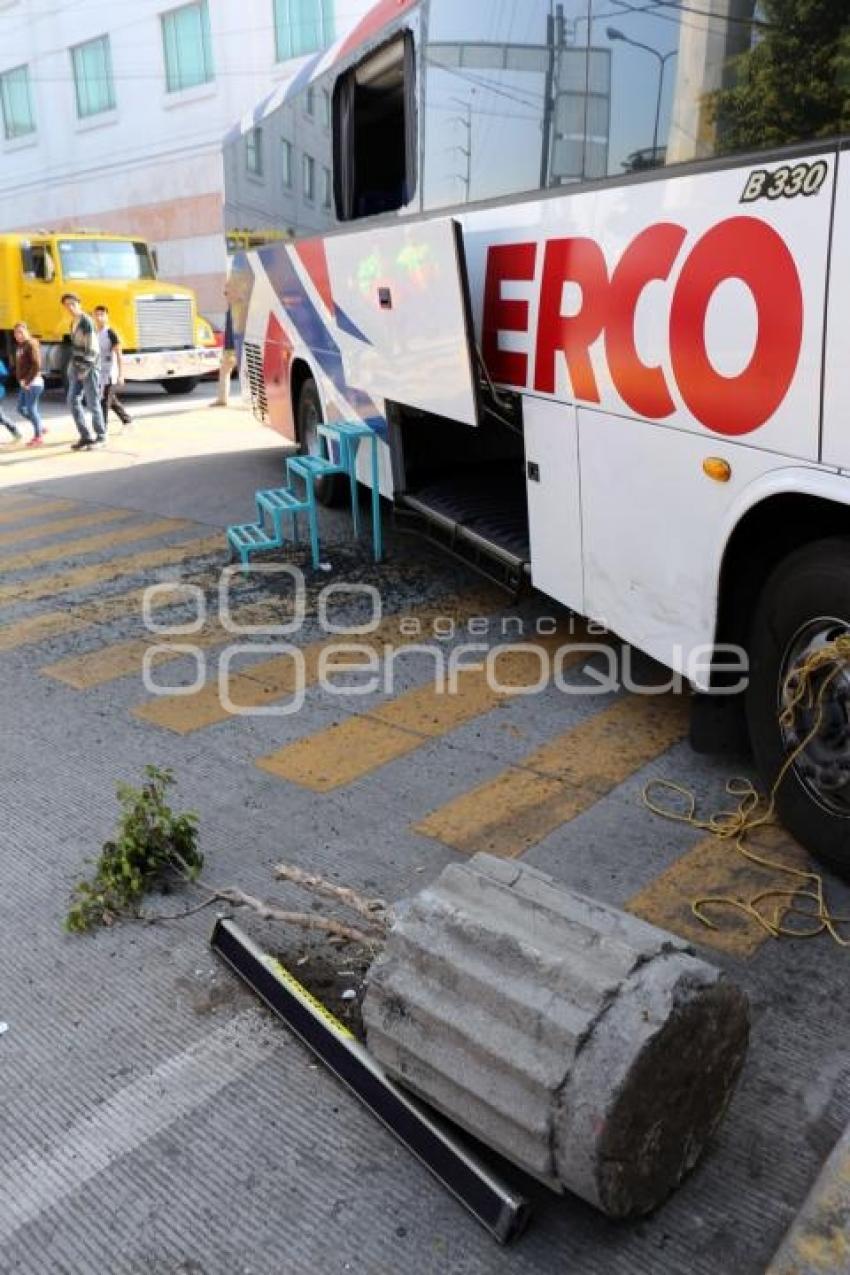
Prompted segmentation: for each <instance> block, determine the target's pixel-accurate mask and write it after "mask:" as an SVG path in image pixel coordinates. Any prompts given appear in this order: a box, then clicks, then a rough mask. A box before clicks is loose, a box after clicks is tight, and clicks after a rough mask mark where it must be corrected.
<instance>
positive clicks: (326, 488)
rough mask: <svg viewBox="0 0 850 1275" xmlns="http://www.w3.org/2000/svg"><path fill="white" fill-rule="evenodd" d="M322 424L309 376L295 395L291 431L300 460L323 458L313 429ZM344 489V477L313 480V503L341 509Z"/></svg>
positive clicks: (318, 399)
mask: <svg viewBox="0 0 850 1275" xmlns="http://www.w3.org/2000/svg"><path fill="white" fill-rule="evenodd" d="M323 420H324V415H323V413H322V400H321V397H320V395H319V387H318V385H317V384H316V382H315V381H314V380H313V378H312V376H308V377H307V379H306V380H305V381H304V384H303V385H302V386H301V392H300V393H299V395H298V410H297V412H296V416H295V428H296V430H297V437H298V442H299V444H300V451H301V454H302V455H303V456H319V455H322V454H323V448H322V446H321V440H320V438H319V434H318V429H317V426H319V425H321V423H322V421H323ZM347 489H348V479H347V478H346V477H345V475H344V474H328V475H326V476H325V477H324V478H317V479H316V499H317V500H318V502H319V504H320V505H325V506H327V507H328V508H333V507H334V506H336V505H341V504H342V502H343V500H344V499H345V498H346V495H347Z"/></svg>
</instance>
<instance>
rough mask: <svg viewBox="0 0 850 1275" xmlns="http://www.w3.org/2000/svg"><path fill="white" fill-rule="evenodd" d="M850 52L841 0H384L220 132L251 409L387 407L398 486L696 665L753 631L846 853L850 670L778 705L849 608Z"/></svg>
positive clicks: (842, 625) (601, 614) (763, 700)
mask: <svg viewBox="0 0 850 1275" xmlns="http://www.w3.org/2000/svg"><path fill="white" fill-rule="evenodd" d="M789 15H790V16H789ZM848 65H850V9H848V5H847V4H846V3H842V4H837V3H833V2H827V0H822V2H821V3H819V4H817V3H815V4H812V3H808V2H807V3H805V4H804V3H800V4H799V5H797V6H795V5H794V4H793V3H789V0H782V3H779V2H778V0H762V2H757V0H687V2H686V3H685V2H683V3H674V2H672V0H665V2H663V3H662V2H661V0H654V2H653V0H650V2H645V0H629V2H628V3H626V0H563V2H562V3H552V2H551V0H463V3H458V0H420V2H416V0H381V3H379V4H377V5H376V6H375V8H374V9H373V10H372V11H371V12H370V13H369V14H368V15H367V16H366V17H365V18H364V19H363V20H362V21H361V23H360V24H359V26H358V27H357V28H356V29H355V30H354V31H353V33H352V34H351V35H350V36H348V37H346V38H345V39H343V40H341V41H339V42H338V43H337V44H336V45H335V46H334V47H333V48H331V49H329V50H328V51H327V52H325V53H323V54H319V55H315V56H314V57H312V58H308V59H304V60H303V61H301V62H300V63H298V64H296V66H295V69H294V72H293V74H292V76H291V77H290V78H289V79H287V80H286V81H284V82H282V83H281V85H280V86H279V87H278V88H277V89H276V90H275V92H274V93H273V94H272V95H271V96H270V97H269V98H268V99H266V100H265V101H264V102H262V103H261V104H260V105H259V106H258V107H257V109H256V110H255V111H254V112H253V113H252V114H251V115H250V116H249V117H247V118H246V119H244V120H243V121H242V122H241V123H240V125H239V126H238V127H237V128H235V129H234V130H233V133H232V134H231V136H230V137H229V138H228V140H227V143H226V147H225V171H226V184H227V206H226V216H227V224H228V227H229V228H231V229H235V228H238V227H242V228H244V227H246V226H250V228H251V230H252V232H254V233H256V234H262V232H263V231H264V230H265V231H266V232H268V233H269V235H270V237H272V236H274V239H275V242H270V243H269V244H268V245H267V246H265V247H260V248H258V249H256V250H252V251H250V252H247V253H243V254H240V255H239V256H237V258H236V259H235V262H234V271H233V276H232V280H231V288H232V295H233V308H234V315H235V318H236V327H237V331H238V333H239V334H240V336H241V340H242V360H243V371H244V375H245V379H246V382H247V384H248V386H249V387H250V393H251V398H252V402H253V405H254V409H255V411H256V413H257V414H258V415H259V416H260V417H261V418H262V419H264V420H266V421H267V422H268V424H269V425H270V426H271V427H272V428H273V429H275V430H277V431H279V432H280V433H281V434H282V435H283V436H284V437H285V438H287V439H289V440H292V441H294V442H297V443H299V444H300V445H301V446H302V447H303V448H307V449H311V450H314V449H315V447H316V437H315V427H316V423H317V421H319V420H320V419H321V418H323V417H324V418H328V419H335V418H336V419H339V418H344V419H351V418H357V419H360V420H363V421H367V422H368V423H369V424H370V426H371V427H372V428H373V429H374V430H375V431H376V433H377V434H378V436H379V438H380V440H381V454H382V465H381V491H382V494H383V495H385V496H386V497H387V498H388V499H391V500H393V501H394V502H395V504H396V507H397V508H398V509H400V510H406V511H407V512H408V514H409V515H410V516H411V517H413V516H415V517H416V518H418V519H420V520H421V521H422V523H423V525H425V526H428V527H430V528H432V529H433V530H434V534H438V533H441V534H443V535H444V536H445V538H446V541H447V543H449V544H450V546H451V547H452V548H453V549H454V551H456V552H464V551H466V552H468V554H469V555H470V557H473V556H474V557H475V558H476V559H477V560H478V561H479V562H480V561H481V560H482V559H483V558H486V559H487V560H488V561H490V562H491V563H492V564H493V566H494V569H495V568H496V567H498V569H499V570H500V571H502V572H503V573H505V574H506V575H507V576H508V577H509V578H512V579H515V580H516V579H520V578H522V577H523V576H528V577H530V580H531V581H532V583H533V584H534V585H535V586H536V587H537V588H538V589H540V590H542V591H543V592H544V593H545V594H548V595H550V596H551V597H552V598H555V599H557V600H558V601H559V602H561V603H563V604H565V605H566V606H568V607H570V608H572V609H573V610H574V611H576V612H578V613H580V614H582V615H585V616H587V617H590V618H592V619H594V620H597V621H600V622H602V623H604V624H606V625H608V626H609V627H610V628H611V629H613V630H614V631H616V632H617V633H618V634H619V635H620V636H622V637H623V638H624V639H626V640H627V641H629V642H631V643H633V644H634V645H635V646H637V647H639V648H641V649H642V650H644V651H646V652H648V653H649V654H650V655H651V656H654V657H655V658H656V659H658V660H660V661H662V662H663V663H665V664H666V665H668V666H669V667H671V668H673V669H675V670H677V671H679V672H682V673H684V674H685V675H686V676H687V677H688V678H689V679H690V680H691V682H692V683H693V685H694V686H695V688H696V689H697V690H698V691H700V692H703V693H711V692H715V693H716V692H718V691H720V690H722V689H724V670H723V663H724V660H723V656H722V652H723V650H724V649H725V648H727V647H728V646H730V645H732V646H736V645H737V646H743V647H744V648H745V649H746V650H747V651H748V653H749V657H750V661H751V676H750V677H749V679H748V689H747V691H746V693H745V696H744V697H743V698H744V700H745V705H744V706H745V710H746V720H747V725H748V729H749V734H750V738H751V741H752V745H753V749H754V753H755V758H756V761H757V764H758V767H759V770H760V772H761V775H762V778H763V780H764V782H765V783H766V784H767V785H770V784H771V783H772V782H773V780H774V778H775V777H776V776H777V774H778V773H779V771H780V768H781V766H782V764H783V761H784V759H785V758H787V757H788V756H789V755H790V754H791V753H793V751H794V750H795V748H797V746H798V743H799V742H800V741H802V740H805V739H806V738H807V736H810V738H809V740H808V743H807V745H806V747H805V748H804V749H803V750H802V751H801V752H800V754H799V756H798V757H797V758H796V760H795V761H794V764H793V766H792V767H791V769H790V770H789V772H788V775H787V777H786V778H785V779H784V780H783V783H782V785H781V787H780V791H779V796H778V804H779V809H780V813H781V815H782V817H783V819H784V821H785V823H786V825H787V826H788V827H789V828H790V829H791V830H792V831H793V832H794V834H795V835H796V836H797V837H798V838H799V839H800V840H801V841H802V842H803V843H804V844H805V845H806V846H808V847H809V848H810V849H811V850H812V851H814V852H815V853H816V854H817V855H819V856H820V857H821V858H822V859H823V860H824V861H825V862H826V863H828V864H829V865H831V866H832V867H833V868H835V869H837V870H838V871H843V872H844V873H845V874H847V873H850V714H848V708H849V707H850V670H848V669H846V668H845V667H844V666H843V664H841V665H839V666H838V667H836V666H832V667H829V666H827V667H826V668H825V669H824V670H823V671H822V672H821V673H820V674H819V675H818V677H819V685H820V688H821V689H823V688H824V687H825V688H826V689H825V693H824V696H823V706H822V712H821V714H820V718H819V719H818V717H817V716H816V715H815V714H813V713H812V711H811V710H807V709H805V708H803V707H800V708H798V709H796V710H795V711H794V712H793V713H792V714H791V718H792V719H793V720H788V721H786V723H785V724H784V725H783V724H781V723H780V721H779V717H780V709H781V708H782V707H783V705H784V704H785V703H786V702H787V697H788V695H789V690H788V685H787V679H788V675H789V674H790V673H791V672H793V670H794V669H795V667H796V666H798V665H800V664H801V663H802V662H803V661H804V660H806V659H807V658H808V657H809V656H810V655H811V654H812V653H814V652H816V651H817V650H819V649H820V648H821V647H823V646H825V645H826V644H827V643H829V642H830V641H831V640H832V639H833V638H834V637H836V636H838V635H840V634H844V633H845V632H846V631H847V629H848V627H850V362H848V354H847V350H848V346H850V152H848V150H847V146H848V140H850V139H843V140H842V137H841V132H842V130H843V129H844V130H847V131H848V132H850V83H848V71H847V68H848ZM365 451H366V449H361V452H364V453H365ZM363 459H364V461H365V459H366V457H365V455H364V457H363ZM363 479H364V481H368V475H367V474H366V473H365V471H364V473H363ZM336 494H337V493H336V492H335V491H334V489H333V488H332V487H330V485H327V486H326V489H325V492H324V496H325V498H326V499H327V500H333V499H334V497H335V496H336ZM706 651H708V652H714V653H715V658H714V659H713V660H712V659H702V660H701V659H700V658H699V653H700V652H706ZM726 685H728V682H727V683H726Z"/></svg>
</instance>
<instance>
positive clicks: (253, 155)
mask: <svg viewBox="0 0 850 1275" xmlns="http://www.w3.org/2000/svg"><path fill="white" fill-rule="evenodd" d="M245 167H246V168H247V170H248V172H249V173H251V175H252V176H253V177H262V175H263V130H262V129H261V128H251V129H249V130H248V132H247V133H246V134H245Z"/></svg>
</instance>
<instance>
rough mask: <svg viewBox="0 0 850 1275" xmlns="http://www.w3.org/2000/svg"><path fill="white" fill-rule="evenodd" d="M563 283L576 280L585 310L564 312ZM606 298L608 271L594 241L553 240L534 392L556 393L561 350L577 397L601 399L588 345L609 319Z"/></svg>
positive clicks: (539, 322) (543, 288)
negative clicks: (557, 357) (562, 304)
mask: <svg viewBox="0 0 850 1275" xmlns="http://www.w3.org/2000/svg"><path fill="white" fill-rule="evenodd" d="M565 283H577V284H578V286H579V287H580V288H581V309H580V310H579V311H578V313H577V314H574V315H571V316H570V317H569V318H565V317H564V315H563V314H562V313H561V301H562V297H563V293H564V284H565ZM607 298H608V272H607V270H606V268H605V258H604V257H603V255H602V249H601V248H600V247H599V245H598V244H596V243H594V242H593V240H592V239H550V240H549V242H548V243H547V245H546V256H545V257H544V259H543V282H542V284H541V286H540V314H539V317H538V320H537V356H536V359H535V362H534V388H535V389H536V390H541V391H542V392H543V393H544V394H554V392H555V355H556V354H557V353H558V352H559V351H562V352H563V354H564V356H565V357H566V360H567V370H568V372H569V374H570V384H571V385H572V387H573V393H574V394H575V396H576V398H581V399H584V400H585V402H587V403H598V402H599V390H598V389H597V387H596V377H595V376H594V375H593V365H592V363H591V361H590V353H589V349H590V346H591V345H592V344H593V342H594V341H595V340H596V338H597V337H598V336H599V334H600V332H601V331H602V328H603V325H604V323H605V313H606V302H607Z"/></svg>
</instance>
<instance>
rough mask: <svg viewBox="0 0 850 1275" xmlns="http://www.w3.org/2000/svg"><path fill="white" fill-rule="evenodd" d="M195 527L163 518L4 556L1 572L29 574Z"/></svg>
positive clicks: (118, 514)
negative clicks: (49, 564) (31, 570)
mask: <svg viewBox="0 0 850 1275" xmlns="http://www.w3.org/2000/svg"><path fill="white" fill-rule="evenodd" d="M126 516H127V515H126V513H124V512H123V511H116V512H112V513H111V514H110V515H109V516H107V515H106V514H101V515H100V516H99V518H97V517H96V518H93V519H92V522H93V523H96V522H98V521H101V522H110V521H114V520H115V519H116V518H119V517H126ZM190 526H191V523H188V522H185V521H184V520H183V519H179V518H160V519H158V520H156V521H155V522H148V523H143V524H141V525H138V526H135V527H125V528H122V529H121V530H120V531H107V532H104V533H103V534H101V535H98V536H83V537H82V538H81V539H79V540H67V541H65V543H64V544H58V545H44V546H42V548H40V549H28V550H26V551H25V552H24V553H17V554H0V570H2V571H25V570H26V569H27V568H29V567H38V566H41V564H42V563H44V562H61V561H62V560H63V559H67V558H73V557H77V556H80V555H81V554H86V553H98V552H99V551H100V550H101V549H111V548H112V547H113V546H115V545H124V544H131V543H132V542H133V541H134V540H152V539H153V538H154V537H155V536H167V535H168V534H169V533H170V532H172V531H185V530H186V528H187V527H190Z"/></svg>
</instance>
